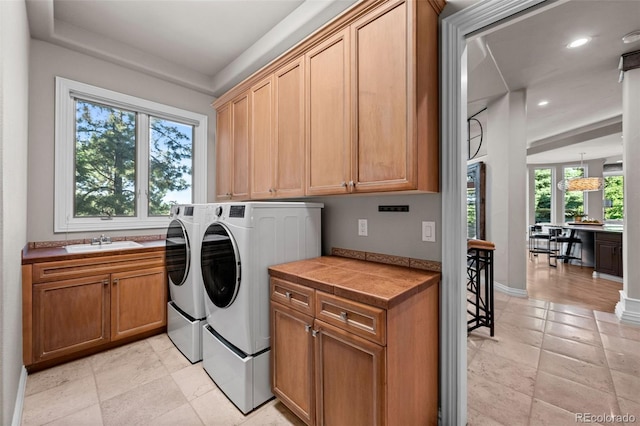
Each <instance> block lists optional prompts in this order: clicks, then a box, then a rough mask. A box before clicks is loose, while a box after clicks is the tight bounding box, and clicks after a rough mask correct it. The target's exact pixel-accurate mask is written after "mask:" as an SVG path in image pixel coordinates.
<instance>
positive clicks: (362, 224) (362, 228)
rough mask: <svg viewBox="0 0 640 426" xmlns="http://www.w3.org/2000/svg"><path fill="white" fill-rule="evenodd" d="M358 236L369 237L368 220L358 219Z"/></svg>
mask: <svg viewBox="0 0 640 426" xmlns="http://www.w3.org/2000/svg"><path fill="white" fill-rule="evenodd" d="M358 235H359V236H361V237H366V236H368V235H369V230H368V229H367V219H358Z"/></svg>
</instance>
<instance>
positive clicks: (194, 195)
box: [55, 78, 207, 232]
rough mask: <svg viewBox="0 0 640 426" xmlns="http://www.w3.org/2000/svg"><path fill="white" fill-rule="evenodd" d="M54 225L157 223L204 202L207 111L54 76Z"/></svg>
mask: <svg viewBox="0 0 640 426" xmlns="http://www.w3.org/2000/svg"><path fill="white" fill-rule="evenodd" d="M56 87H57V93H56V97H57V98H56V99H57V106H56V160H55V161H56V170H57V171H60V172H57V173H56V182H55V191H56V196H55V223H56V229H55V231H56V232H61V231H75V230H86V231H90V230H109V229H135V228H159V227H164V226H166V225H167V223H168V214H169V210H170V208H171V205H172V204H176V203H193V202H205V199H206V188H205V182H206V177H205V176H204V171H205V161H206V126H207V121H206V116H204V115H201V114H196V113H192V112H189V111H184V110H180V109H177V108H173V107H170V106H166V105H162V104H157V103H155V102H150V101H146V100H144V99H139V98H134V97H131V96H128V95H124V94H121V93H116V92H112V91H109V90H105V89H100V88H97V87H94V86H89V85H85V84H82V83H78V82H74V81H71V80H66V79H62V78H57V79H56Z"/></svg>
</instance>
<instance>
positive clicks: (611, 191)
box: [604, 174, 624, 222]
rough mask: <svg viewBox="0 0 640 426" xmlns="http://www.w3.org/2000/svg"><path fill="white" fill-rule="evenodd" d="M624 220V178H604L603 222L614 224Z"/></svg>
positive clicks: (618, 176) (619, 176) (613, 176)
mask: <svg viewBox="0 0 640 426" xmlns="http://www.w3.org/2000/svg"><path fill="white" fill-rule="evenodd" d="M623 219H624V177H623V176H622V175H617V174H616V175H607V176H605V177H604V220H606V221H611V222H616V221H618V222H619V221H622V220H623Z"/></svg>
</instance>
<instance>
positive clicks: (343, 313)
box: [340, 311, 347, 322]
mask: <svg viewBox="0 0 640 426" xmlns="http://www.w3.org/2000/svg"><path fill="white" fill-rule="evenodd" d="M340 318H341V319H342V321H344V322H347V313H346V312H344V311H342V312H340Z"/></svg>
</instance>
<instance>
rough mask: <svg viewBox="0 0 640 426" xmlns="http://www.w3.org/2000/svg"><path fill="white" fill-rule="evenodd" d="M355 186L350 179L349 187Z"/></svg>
mask: <svg viewBox="0 0 640 426" xmlns="http://www.w3.org/2000/svg"><path fill="white" fill-rule="evenodd" d="M355 186H356V183H355V182H354V181H352V180H350V181H349V187H351V188H353V187H355Z"/></svg>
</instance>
